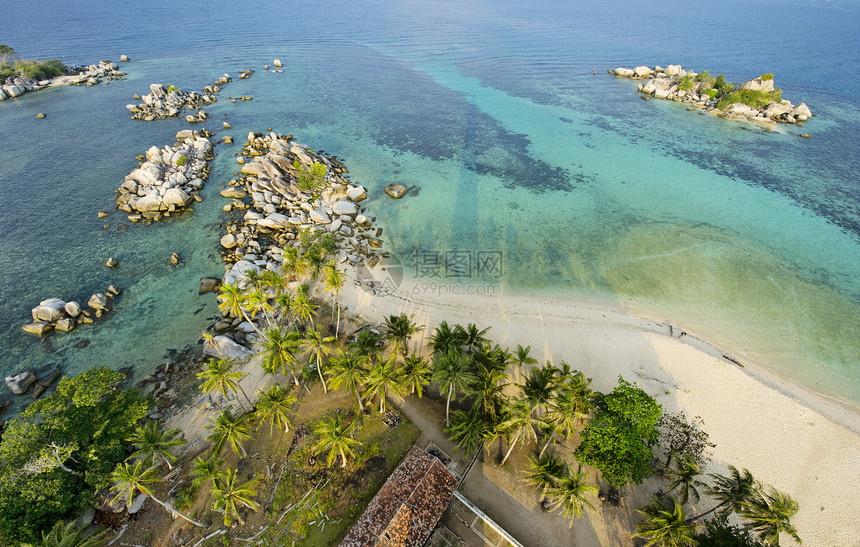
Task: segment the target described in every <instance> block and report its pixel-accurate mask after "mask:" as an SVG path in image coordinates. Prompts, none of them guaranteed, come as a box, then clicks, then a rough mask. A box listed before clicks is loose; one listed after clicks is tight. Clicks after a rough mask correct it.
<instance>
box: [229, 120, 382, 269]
mask: <svg viewBox="0 0 860 547" xmlns="http://www.w3.org/2000/svg"><path fill="white" fill-rule="evenodd" d="M246 156H247V157H249V160H248V161H245V157H246ZM238 160H239V161H240V163H242V170H241V174H242V175H244V177H242V178H241V179H239V180H232V181H230V183H229V184H230V186H231V188H228V189H227V190H225V191H224V192H222V195H225V196H226V197H232V199H233V204H231V207H235V206H236V205H239V204H241V203H242V202H241V201H239V200H240V199H241V198H239V197H237V196H242V197H245V196H250V198H251V205H250V209H251V210H249V211H248V212H246V213H245V214H244V216H243V217H242V221H243V222H241V223H239V224H234V225H230V226H228V233H227V234H225V235H224V236H223V237H222V238H221V245H222V246H223V247H224V248H225V249H227V250H228V253H226V255H225V259H226V260H227V261H228V262H235V264H234V265H233V268H232V269H231V270H230V271H228V272H227V274H226V275H225V276H224V282H225V283H231V282H233V281H236V280H237V279H240V278H242V277H243V276H244V272H245V271H246V270H247V269H248V268H251V267H254V268H259V267H262V268H270V269H277V268H279V267H280V263H281V262H282V259H281V256H280V255H281V253H282V252H283V251H282V248H283V247H285V246H289V245H294V244H296V238H297V236H298V233H299V232H300V231H303V230H310V231H320V232H326V233H330V234H334V235H335V236H336V237H335V240H336V244H337V248H338V253H339V257H338V258H339V259H340V260H341V261H345V262H348V263H350V264H352V265H360V264H367V265H369V266H371V267H372V266H374V265H375V264H376V263H378V262H379V254H380V251H379V248H380V247H381V244H382V241H381V240H380V239H378V235H379V233H380V231H379V230H374V228H373V226H372V222H371V219H369V218H368V217H367V216H365V215H364V214H363V213H362V211H361V207H360V206H359V203H360V202H361V201H362V200H364V199H366V198H367V191H366V190H365V189H364V188H363V187H362V186H355V185H353V184H351V183H349V182H348V181H347V180H346V179H345V178H344V177H343V173H344V172H345V169H344V167H343V165H342V164H340V163H339V162H337V160H334V159H331V158H327V157H326V156H324V155H322V154H317V153H315V152H313V151H311V150H310V149H309V148H308V147H307V146H305V145H303V144H299V143H297V142H295V141H293V140H291V137H290V136H289V135H287V136H284V135H278V134H277V133H274V132H272V133H269V134H268V135H261V134H259V133H251V134H249V135H248V141H247V143H246V144H245V148H244V152H243V156H240V157H239V158H238ZM294 162H299V163H300V164H302V165H304V166H308V167H309V166H312V165H314V164H316V163H319V164H322V165H324V166H325V168H326V174H325V184H324V185H323V186H322V187H321V188H318V189H317V190H315V191H313V192H311V191H302V190H300V189H299V188H298V186H297V180H298V173H297V170H296V168H295V167H294ZM237 201H238V202H239V203H236V202H237Z"/></svg>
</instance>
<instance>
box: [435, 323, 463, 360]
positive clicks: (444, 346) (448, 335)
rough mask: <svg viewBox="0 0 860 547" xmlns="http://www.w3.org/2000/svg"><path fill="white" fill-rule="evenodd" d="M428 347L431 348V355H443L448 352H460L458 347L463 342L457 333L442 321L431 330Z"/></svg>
mask: <svg viewBox="0 0 860 547" xmlns="http://www.w3.org/2000/svg"><path fill="white" fill-rule="evenodd" d="M429 342H430V347H431V348H433V355H434V356H439V355H445V354H446V353H448V352H449V351H452V350H453V351H460V346H461V345H463V343H464V342H465V340H464V339H463V337H462V336H461V335H460V333H459V332H458V331H457V329H452V328H451V327H450V326H449V325H448V322H447V321H442V322H441V323H439V325H438V326H437V327H436V328H435V329H433V335H432V336H430V340H429Z"/></svg>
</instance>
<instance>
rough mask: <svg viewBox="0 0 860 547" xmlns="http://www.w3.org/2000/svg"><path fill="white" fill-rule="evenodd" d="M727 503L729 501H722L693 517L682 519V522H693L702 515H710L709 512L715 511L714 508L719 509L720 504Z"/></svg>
mask: <svg viewBox="0 0 860 547" xmlns="http://www.w3.org/2000/svg"><path fill="white" fill-rule="evenodd" d="M727 503H729V502H728V501H724V502H722V503H720V504H718V505H717V506H716V507H713V508H712V509H708V510H707V511H705V512H704V513H702V514H701V515H696V516H695V517H690V518H688V519H687V520H686V521H684V522H688V523H689V522H693V521H695V520H698V519H700V518H702V517H704V516H707V515H710V514H711V513H713V512H714V511H716V510H717V509H719V508H720V507H722V506H724V505H726V504H727Z"/></svg>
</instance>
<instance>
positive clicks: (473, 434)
mask: <svg viewBox="0 0 860 547" xmlns="http://www.w3.org/2000/svg"><path fill="white" fill-rule="evenodd" d="M488 430H489V427H488V424H487V420H486V418H485V417H484V414H483V413H482V412H481V407H479V406H473V407H472V408H471V410H468V411H466V410H455V411H454V412H453V414H452V415H451V425H450V426H449V427H446V428H445V434H446V435H448V439H449V440H450V441H451V442H455V443H457V447H456V448H454V451H455V452H456V451H457V449H458V448H462V449H463V452H465V453H466V455H468V454H471V453H472V452H474V451H476V450H479V449H481V448H483V447H484V443H485V442H486V440H487V432H488Z"/></svg>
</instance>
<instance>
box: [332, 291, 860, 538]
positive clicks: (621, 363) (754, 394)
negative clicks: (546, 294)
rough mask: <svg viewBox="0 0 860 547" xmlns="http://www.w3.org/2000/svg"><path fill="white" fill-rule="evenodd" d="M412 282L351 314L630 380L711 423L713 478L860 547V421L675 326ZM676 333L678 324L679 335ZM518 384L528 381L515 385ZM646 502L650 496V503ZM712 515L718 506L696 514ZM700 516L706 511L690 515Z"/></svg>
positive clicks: (609, 380) (602, 385) (602, 382)
mask: <svg viewBox="0 0 860 547" xmlns="http://www.w3.org/2000/svg"><path fill="white" fill-rule="evenodd" d="M411 287H414V283H410V282H409V280H405V281H404V282H403V283H402V284H401V289H400V290H398V291H397V292H395V293H394V294H391V295H388V296H373V295H371V294H368V292H366V291H364V290H362V289H360V288H358V287H356V286H350V287H347V288H346V289H345V291H344V294H342V295H341V305H342V306H346V307H348V309H349V310H350V311H351V312H354V313H357V314H359V315H360V316H362V317H363V318H365V319H366V320H367V321H368V322H373V323H380V322H381V321H382V318H383V317H385V316H387V315H391V314H397V313H401V312H403V313H407V314H409V315H410V316H412V318H413V321H415V322H417V323H418V324H421V325H426V326H427V327H428V328H427V329H425V330H424V331H423V332H422V334H420V335H416V336H415V337H414V339H413V340H414V342H413V344H418V343H421V342H424V341H425V339H426V336H427V335H428V334H429V333H430V332H432V328H433V327H434V326H435V325H437V324H438V323H440V322H441V321H448V322H449V323H450V324H454V323H461V324H464V325H465V324H467V323H475V324H477V325H478V326H479V327H481V328H485V327H491V329H490V331H489V333H488V335H489V336H490V337H491V338H492V339H493V340H494V341H496V342H498V343H499V344H501V345H502V346H508V347H512V348H516V346H517V344H522V345H523V346H526V345H530V346H531V347H532V355H533V356H534V357H536V358H537V359H538V361H544V360H550V361H553V362H554V363H558V362H560V361H561V360H565V361H566V362H568V363H569V364H570V365H571V367H573V368H575V369H579V370H582V371H583V372H584V373H585V374H586V376H588V377H591V378H592V379H593V384H592V385H593V387H594V388H595V389H597V390H600V391H604V392H608V391H610V390H612V389H613V388H614V387H615V385H616V384H617V379H618V376H619V375H622V376H623V377H624V378H625V379H627V380H629V381H635V382H636V383H637V384H638V385H639V386H640V387H641V388H643V389H644V390H645V391H646V392H648V393H649V394H650V395H652V396H654V397H655V398H656V399H657V400H658V402H660V404H662V405H663V408H664V410H665V411H667V412H677V411H680V410H683V411H685V412H686V413H687V414H688V415H689V416H700V417H701V418H702V419H703V420H704V429H705V430H706V431H707V433H708V434H709V435H710V440H711V441H712V442H714V443H715V444H716V448H715V449H714V450H713V453H712V457H711V463H710V464H709V465H708V467H707V468H706V471H707V472H712V473H714V472H718V473H725V472H726V469H727V466H728V465H734V466H736V467H738V468H741V469H742V468H747V469H749V470H750V471H751V472H752V473H753V476H755V477H756V478H757V479H758V480H760V481H762V482H764V483H767V484H771V485H773V486H774V487H776V488H777V489H779V490H782V491H784V492H787V493H789V494H790V495H791V496H792V497H793V498H794V499H795V500H797V501H798V503H799V504H800V510H799V512H798V513H797V515H796V516H795V517H794V519H793V521H792V522H793V523H794V524H795V525H796V527H797V530H798V533H799V535H800V537H801V539H803V541H804V544H806V545H832V546H846V545H858V544H860V521H858V519H857V517H856V514H855V512H856V509H857V507H860V473H858V472H857V469H858V458H860V434H858V431H860V413H858V412H857V410H856V409H853V408H851V407H848V406H846V405H843V404H841V403H839V402H838V401H833V400H830V399H827V398H825V397H822V396H819V395H817V394H815V393H813V392H811V391H808V390H805V389H804V388H802V387H801V386H798V385H796V384H793V383H791V382H789V381H785V380H782V379H780V378H777V377H776V376H774V375H772V374H769V373H768V372H767V371H765V370H763V369H760V368H756V367H755V365H754V364H753V363H747V362H744V361H742V363H743V364H744V367H743V368H741V367H740V366H738V365H737V364H734V363H732V362H730V361H728V360H726V359H723V358H721V354H722V352H720V351H719V350H718V349H717V348H714V347H712V346H710V345H709V344H707V343H706V342H704V341H701V340H698V339H695V338H692V337H691V336H688V335H685V336H682V337H681V338H674V337H672V336H671V335H670V334H669V326H668V324H667V323H660V322H657V321H652V320H648V319H644V318H642V317H638V316H636V315H634V314H633V313H631V312H628V311H626V310H621V309H612V308H610V307H607V306H598V305H594V304H585V303H577V302H567V301H561V300H557V299H552V300H551V299H539V298H531V297H517V296H507V295H501V296H466V295H457V296H453V295H443V296H440V295H438V294H426V295H415V294H413V293H412V292H410V291H409V290H408V288H411ZM675 330H676V332H677V327H675ZM514 380H519V379H518V378H514ZM645 499H647V497H645ZM708 508H710V505H709V502H708V501H702V502H700V506H699V507H698V508H696V509H698V510H703V509H708ZM691 514H695V513H691Z"/></svg>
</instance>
